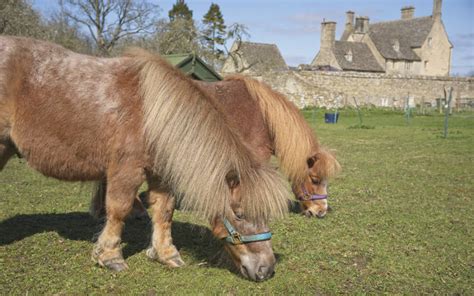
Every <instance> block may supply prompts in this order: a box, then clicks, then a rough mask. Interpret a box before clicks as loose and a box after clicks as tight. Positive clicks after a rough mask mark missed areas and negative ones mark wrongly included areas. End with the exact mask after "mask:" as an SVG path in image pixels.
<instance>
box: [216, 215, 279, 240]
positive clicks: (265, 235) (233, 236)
mask: <svg viewBox="0 0 474 296" xmlns="http://www.w3.org/2000/svg"><path fill="white" fill-rule="evenodd" d="M224 226H225V228H226V229H227V232H228V233H229V235H228V236H226V237H224V238H223V240H225V241H226V242H227V243H229V244H233V245H241V244H246V243H252V242H259V241H266V240H269V239H271V238H272V233H271V232H270V231H268V232H262V233H258V234H252V235H241V234H240V233H239V232H238V231H237V230H235V228H234V227H233V226H232V224H230V222H229V220H227V218H224Z"/></svg>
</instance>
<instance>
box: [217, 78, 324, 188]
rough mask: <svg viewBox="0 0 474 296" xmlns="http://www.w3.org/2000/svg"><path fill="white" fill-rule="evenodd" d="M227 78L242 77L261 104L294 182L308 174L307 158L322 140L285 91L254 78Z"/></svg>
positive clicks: (278, 153) (284, 166)
mask: <svg viewBox="0 0 474 296" xmlns="http://www.w3.org/2000/svg"><path fill="white" fill-rule="evenodd" d="M225 80H241V81H243V82H244V83H245V85H246V87H247V89H248V91H249V93H250V95H251V96H252V98H253V99H254V100H256V101H257V102H258V104H259V107H260V109H261V112H262V114H263V116H264V119H265V122H266V124H267V126H268V128H269V129H270V133H271V136H272V138H273V141H274V145H275V147H274V149H275V156H276V157H277V158H278V159H279V161H280V166H281V168H282V170H283V172H284V173H285V174H286V175H287V176H288V178H289V179H290V181H291V182H292V183H293V184H300V183H302V182H303V180H304V178H305V177H307V175H308V173H307V168H308V166H307V159H308V158H309V157H310V156H312V155H313V154H314V153H316V152H318V151H319V149H320V148H319V142H318V140H317V139H316V136H315V135H314V132H313V131H312V129H311V127H310V126H309V125H308V123H307V122H306V121H305V120H304V118H303V116H301V114H300V112H299V110H298V109H297V108H296V106H295V105H294V104H293V103H291V102H290V101H288V100H287V99H286V98H285V97H284V96H283V95H282V94H280V93H279V92H276V91H274V90H272V89H271V88H270V87H269V86H268V85H266V84H265V83H262V82H259V81H257V80H255V79H252V78H249V77H244V76H241V75H234V76H229V77H226V78H225Z"/></svg>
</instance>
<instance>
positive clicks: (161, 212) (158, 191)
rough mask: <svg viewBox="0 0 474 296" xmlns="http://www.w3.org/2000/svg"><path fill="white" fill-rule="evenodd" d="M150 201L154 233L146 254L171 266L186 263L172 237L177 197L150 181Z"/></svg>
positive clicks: (179, 265)
mask: <svg viewBox="0 0 474 296" xmlns="http://www.w3.org/2000/svg"><path fill="white" fill-rule="evenodd" d="M148 185H149V191H148V194H149V196H148V202H149V204H150V207H151V209H152V214H151V215H152V221H153V234H152V238H151V245H150V247H149V248H148V249H147V251H146V254H147V256H148V257H149V258H151V259H153V260H155V259H156V260H158V261H160V262H161V263H163V264H166V265H168V266H170V267H181V266H183V265H185V263H184V261H183V260H182V259H181V255H180V254H179V252H178V250H177V249H176V247H175V245H174V244H173V239H172V237H171V222H172V219H173V211H174V206H175V198H174V197H173V196H171V195H170V194H169V193H168V192H167V191H166V190H164V189H163V188H160V185H159V184H158V183H154V182H150V181H148Z"/></svg>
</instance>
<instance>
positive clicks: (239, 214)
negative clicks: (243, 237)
mask: <svg viewBox="0 0 474 296" xmlns="http://www.w3.org/2000/svg"><path fill="white" fill-rule="evenodd" d="M235 217H236V218H237V219H239V220H242V219H243V218H244V213H242V212H240V211H238V212H236V213H235Z"/></svg>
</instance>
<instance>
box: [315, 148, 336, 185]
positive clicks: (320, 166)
mask: <svg viewBox="0 0 474 296" xmlns="http://www.w3.org/2000/svg"><path fill="white" fill-rule="evenodd" d="M315 157H316V159H317V162H316V165H315V167H314V168H313V169H312V171H313V173H315V174H316V175H317V176H319V177H320V178H324V179H330V178H332V177H334V176H336V175H337V174H338V173H339V172H340V171H341V165H340V164H339V162H338V161H337V159H336V156H335V155H334V152H333V151H331V150H329V149H326V148H324V147H320V150H319V151H318V153H316V154H315Z"/></svg>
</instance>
